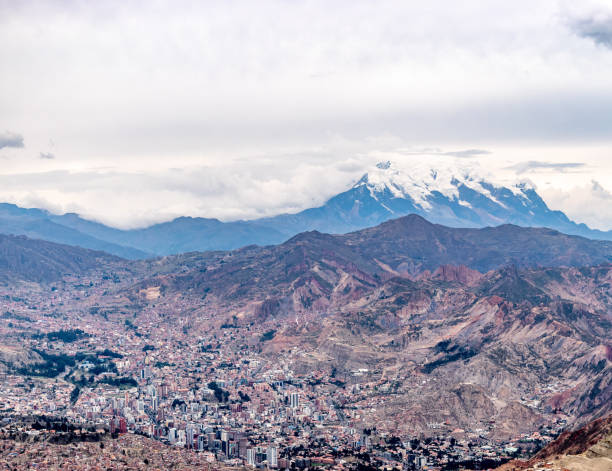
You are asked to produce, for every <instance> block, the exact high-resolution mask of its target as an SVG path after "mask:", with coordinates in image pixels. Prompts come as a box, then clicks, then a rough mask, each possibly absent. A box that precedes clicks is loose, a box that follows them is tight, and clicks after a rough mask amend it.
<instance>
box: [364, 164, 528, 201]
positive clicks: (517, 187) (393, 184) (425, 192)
mask: <svg viewBox="0 0 612 471" xmlns="http://www.w3.org/2000/svg"><path fill="white" fill-rule="evenodd" d="M363 185H365V186H367V188H368V189H369V191H370V194H371V195H372V197H373V198H375V199H378V198H377V195H380V194H381V193H384V192H385V191H389V192H390V193H391V194H392V195H393V197H395V198H403V199H411V200H412V201H413V202H414V204H415V205H417V206H420V207H421V208H423V209H424V210H427V209H429V208H430V207H431V203H430V201H429V200H430V198H431V197H432V196H433V195H434V193H439V194H441V195H443V196H444V197H446V198H448V199H449V200H451V201H458V202H459V204H462V205H466V206H469V202H465V201H460V200H459V187H461V186H462V185H463V186H465V187H467V188H470V189H472V190H474V191H476V192H478V193H480V194H482V195H484V196H486V197H487V198H488V199H490V200H492V201H494V202H495V203H497V204H499V205H502V206H503V203H501V202H500V201H498V200H497V199H495V197H494V196H493V195H492V194H491V191H490V190H489V189H488V188H487V186H489V187H490V186H494V187H498V188H499V187H505V188H507V189H508V190H510V191H512V193H514V194H515V195H516V196H520V197H523V198H525V197H526V195H525V191H526V190H528V189H532V188H533V187H532V185H531V184H530V183H529V182H525V181H523V182H516V183H512V184H508V183H507V182H505V184H500V183H494V182H493V181H492V179H491V178H490V177H489V178H484V177H483V176H482V172H481V169H480V168H479V167H477V166H475V165H469V166H466V165H465V164H464V165H462V167H461V168H459V167H458V166H456V165H454V166H453V165H450V164H449V163H448V162H439V161H438V162H436V161H427V162H414V161H412V162H402V163H398V162H391V161H385V162H379V163H378V164H376V166H375V167H374V168H372V169H371V170H370V171H369V172H368V173H367V174H365V175H364V176H363V177H362V178H361V179H360V180H359V182H357V183H356V184H355V187H359V186H363Z"/></svg>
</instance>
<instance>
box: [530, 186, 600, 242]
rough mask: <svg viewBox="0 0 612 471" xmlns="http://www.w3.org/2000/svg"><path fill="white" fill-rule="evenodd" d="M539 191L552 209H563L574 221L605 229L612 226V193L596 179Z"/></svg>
mask: <svg viewBox="0 0 612 471" xmlns="http://www.w3.org/2000/svg"><path fill="white" fill-rule="evenodd" d="M539 193H540V196H542V197H543V198H544V200H545V201H546V203H547V204H548V206H549V207H550V208H551V209H561V210H562V211H563V212H564V213H565V214H567V215H568V216H569V217H570V218H571V219H573V220H574V221H579V222H584V223H586V224H587V225H588V226H590V227H592V228H595V229H601V230H604V231H605V230H610V228H612V212H611V211H610V204H611V202H612V193H611V192H610V190H608V189H606V188H604V187H603V185H602V184H601V183H599V182H598V181H596V180H591V182H590V183H588V184H585V185H579V186H573V187H569V188H563V189H562V188H552V187H549V188H542V189H541V190H540V191H539Z"/></svg>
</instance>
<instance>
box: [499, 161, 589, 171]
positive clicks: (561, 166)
mask: <svg viewBox="0 0 612 471" xmlns="http://www.w3.org/2000/svg"><path fill="white" fill-rule="evenodd" d="M585 165H586V164H584V163H582V162H540V161H537V160H529V161H527V162H520V163H518V164H515V165H512V166H510V167H506V168H507V169H508V170H514V171H515V172H516V173H518V174H521V173H525V172H528V171H531V170H556V171H558V172H566V171H568V170H576V169H580V168H583V167H584V166H585Z"/></svg>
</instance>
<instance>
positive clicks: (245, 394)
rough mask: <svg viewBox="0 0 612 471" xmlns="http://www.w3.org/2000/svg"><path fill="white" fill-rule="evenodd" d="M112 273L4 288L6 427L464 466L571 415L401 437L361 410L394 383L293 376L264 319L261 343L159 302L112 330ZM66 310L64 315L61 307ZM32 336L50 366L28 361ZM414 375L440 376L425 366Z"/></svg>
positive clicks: (380, 462) (518, 447)
mask: <svg viewBox="0 0 612 471" xmlns="http://www.w3.org/2000/svg"><path fill="white" fill-rule="evenodd" d="M114 276H115V277H117V278H118V275H114ZM125 276H127V275H125ZM109 278H111V280H110V281H109ZM112 278H113V277H109V276H108V275H107V274H101V275H99V277H98V278H97V279H91V280H89V281H90V283H83V280H80V281H79V280H68V281H67V282H66V283H65V284H64V285H61V284H58V286H55V285H54V286H52V287H50V288H49V291H46V292H39V296H40V297H39V298H34V299H26V298H24V297H21V296H20V295H19V293H18V291H14V290H11V291H10V292H5V293H3V297H2V311H3V314H2V317H3V319H4V323H3V326H2V328H1V330H2V331H1V335H2V336H3V338H5V339H7V340H9V339H16V340H18V344H14V347H13V348H14V351H11V347H10V346H9V342H6V341H5V346H4V347H3V348H4V351H3V354H4V358H13V359H14V360H15V361H16V363H15V364H20V362H21V366H19V367H17V370H13V371H10V370H5V371H4V372H3V373H2V375H1V381H0V397H1V398H2V399H1V400H0V415H1V416H2V417H3V424H4V427H5V429H6V430H8V429H10V428H11V427H13V428H14V427H16V426H18V425H19V424H20V421H19V419H18V418H20V417H55V418H62V419H66V420H67V421H68V423H69V424H70V425H71V426H72V427H76V428H79V427H82V428H83V430H91V431H92V432H93V431H98V432H99V433H100V434H102V435H104V434H106V435H107V436H109V437H112V438H117V437H119V436H121V435H123V434H137V435H143V436H146V437H151V438H153V439H155V440H157V441H159V442H160V443H162V444H165V445H166V446H168V447H175V448H180V449H185V450H187V451H189V452H190V453H194V454H198V455H199V457H198V459H200V460H205V462H207V463H210V464H213V463H214V464H216V465H218V466H221V465H222V466H251V467H259V468H261V467H268V468H279V469H293V468H300V469H305V468H311V467H313V466H323V467H326V468H331V469H370V468H376V469H458V468H470V467H474V466H476V467H484V468H487V467H491V466H494V465H499V464H501V463H503V462H505V461H508V460H509V459H511V458H516V457H522V456H529V455H530V454H532V453H533V452H534V451H535V450H537V449H539V448H540V447H542V446H543V445H544V444H545V443H547V442H549V441H551V440H552V439H553V438H555V437H556V436H557V435H558V433H559V432H560V431H561V430H562V429H564V427H565V426H566V419H567V418H566V417H565V416H564V415H563V414H562V413H557V414H550V411H547V412H548V413H549V416H550V417H552V419H551V420H550V422H549V423H547V424H546V425H542V426H541V427H540V429H539V430H538V431H535V432H532V433H526V434H516V436H514V437H508V438H506V439H503V440H502V439H499V437H495V434H494V433H492V432H493V431H494V430H495V426H496V424H495V421H494V420H483V421H481V422H480V423H479V424H478V425H477V426H476V427H474V428H473V429H469V430H464V429H459V428H455V427H452V426H451V425H450V424H449V423H430V424H427V427H428V430H427V431H426V432H425V433H423V432H421V431H416V430H415V433H414V434H405V435H401V436H396V435H394V434H393V433H392V432H391V431H390V430H388V429H386V428H385V427H384V424H383V422H382V417H380V420H381V425H382V427H381V426H380V425H379V427H376V426H373V427H371V428H368V427H366V426H364V420H363V419H364V416H365V415H366V413H367V415H369V416H374V417H376V407H377V406H378V405H381V404H383V403H384V402H385V401H388V400H389V398H390V397H392V396H393V392H392V390H391V389H390V387H391V386H392V383H393V381H390V380H385V379H381V378H380V377H379V379H377V380H372V381H370V380H368V378H369V377H370V374H371V373H372V372H369V371H368V370H367V369H365V368H362V369H359V370H354V371H352V376H353V378H352V380H350V381H346V378H343V380H340V379H338V378H337V377H334V375H333V374H332V375H330V374H328V373H327V372H325V371H308V372H305V373H304V372H301V373H296V372H295V371H293V370H292V367H291V362H290V361H288V357H283V356H282V355H281V356H272V357H270V356H269V355H265V354H262V349H261V345H262V344H265V343H266V342H267V341H269V340H270V339H271V338H272V337H273V336H274V332H272V331H270V330H262V328H259V329H258V328H257V326H251V327H249V333H248V335H250V336H251V337H253V338H256V339H257V341H256V342H255V343H252V342H251V344H249V343H248V342H244V343H242V344H241V347H240V348H236V340H237V339H238V338H239V337H238V336H237V333H238V332H239V331H240V329H239V328H238V326H236V325H231V324H227V323H225V324H222V325H221V326H220V327H219V328H218V329H211V330H210V331H209V335H205V334H204V335H198V336H197V337H196V338H197V341H193V338H194V337H193V333H192V332H187V329H178V328H165V327H164V325H163V324H161V325H160V324H159V322H158V321H156V319H157V311H158V309H160V308H161V307H160V306H155V305H150V306H149V307H147V308H146V309H144V310H140V314H139V316H138V321H130V320H129V317H128V319H126V320H125V321H124V322H123V325H118V326H117V325H116V324H115V325H116V327H115V328H109V324H108V323H109V322H110V321H112V319H113V315H116V314H110V315H109V313H108V312H107V313H106V314H104V313H102V315H101V314H100V313H99V309H98V308H95V307H93V304H92V301H93V300H96V299H99V296H101V295H103V294H104V292H105V291H106V290H108V289H109V287H110V286H111V285H109V283H111V284H112V283H113V281H112ZM77 281H78V283H80V289H79V290H76V291H75V290H74V285H73V283H75V282H77ZM117 282H118V280H117V279H115V280H114V283H115V284H116V283H117ZM119 283H120V282H119ZM69 288H70V289H69ZM144 294H145V295H149V294H150V293H144ZM68 306H73V307H74V309H73V308H67V307H68ZM84 306H89V307H88V308H87V312H86V313H84V312H82V310H84V309H85V308H84ZM59 307H61V308H62V309H63V312H67V313H69V315H68V316H58V315H57V314H56V312H57V311H56V310H57V309H58V308H59ZM128 307H129V306H122V308H128ZM54 312H55V313H54ZM109 319H110V321H109ZM136 322H137V326H136V325H135V324H136ZM77 325H78V326H79V327H78V328H74V326H77ZM70 326H72V328H71V327H70ZM32 331H36V332H40V333H34V334H31V333H30V332H32ZM100 346H105V348H103V349H102V348H101V347H100ZM23 347H27V348H28V349H30V350H31V351H33V352H37V354H38V355H40V356H41V357H42V360H44V361H43V363H34V364H29V362H28V359H27V358H19V352H20V351H22V348H23ZM293 353H294V354H295V353H298V354H299V352H293ZM11 355H12V357H11ZM372 377H374V376H372ZM414 380H415V382H421V381H423V382H425V381H432V379H430V378H427V376H426V375H422V374H421V375H420V377H416V378H415V379H414ZM534 401H535V399H534V398H525V402H530V403H533V402H534ZM535 402H536V403H537V401H535ZM542 412H544V411H542ZM20 427H21V428H22V429H23V428H24V426H23V425H21V426H20ZM25 428H27V427H25ZM37 433H39V432H37Z"/></svg>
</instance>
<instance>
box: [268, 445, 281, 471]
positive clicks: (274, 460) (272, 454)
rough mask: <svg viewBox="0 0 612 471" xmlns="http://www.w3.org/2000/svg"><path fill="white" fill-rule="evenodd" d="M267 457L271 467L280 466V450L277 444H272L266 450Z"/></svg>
mask: <svg viewBox="0 0 612 471" xmlns="http://www.w3.org/2000/svg"><path fill="white" fill-rule="evenodd" d="M266 459H267V460H268V466H269V467H270V468H276V467H277V466H278V452H277V449H276V447H275V446H270V447H268V449H267V450H266Z"/></svg>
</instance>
